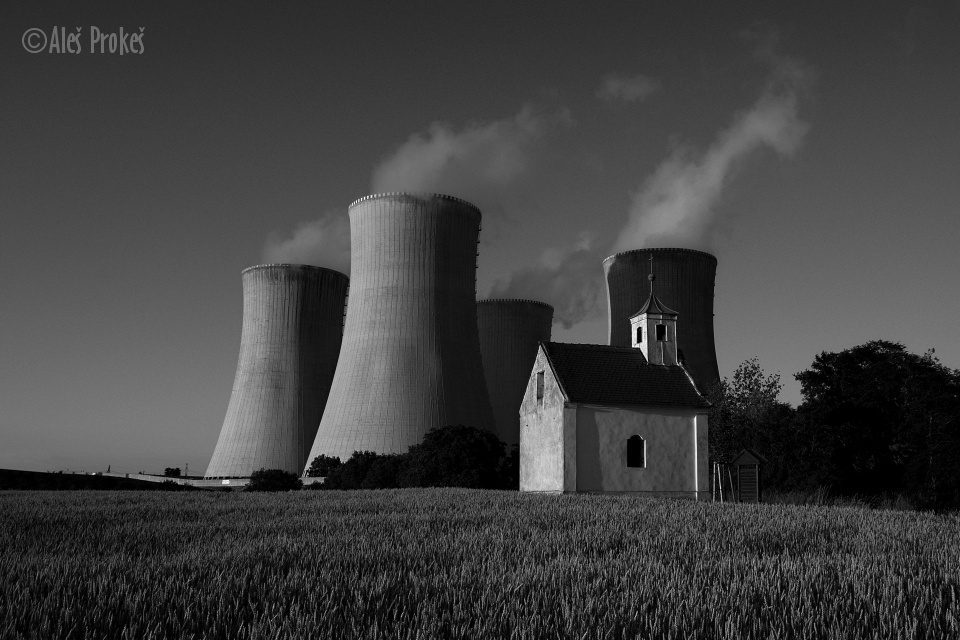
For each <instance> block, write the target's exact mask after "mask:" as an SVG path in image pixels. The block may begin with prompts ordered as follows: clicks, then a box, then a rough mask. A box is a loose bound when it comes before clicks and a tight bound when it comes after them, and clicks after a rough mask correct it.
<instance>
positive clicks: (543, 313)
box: [477, 300, 553, 445]
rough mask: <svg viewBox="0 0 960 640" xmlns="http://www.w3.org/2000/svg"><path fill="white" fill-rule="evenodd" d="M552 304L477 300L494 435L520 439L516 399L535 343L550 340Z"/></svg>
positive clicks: (527, 373)
mask: <svg viewBox="0 0 960 640" xmlns="http://www.w3.org/2000/svg"><path fill="white" fill-rule="evenodd" d="M552 324H553V307H551V306H550V305H548V304H545V303H543V302H537V301H535V300H480V301H479V302H477V328H478V330H479V332H480V354H481V355H482V356H483V372H484V374H485V375H486V377H487V390H488V391H489V392H490V404H492V405H493V417H494V421H495V422H496V425H497V436H498V437H499V438H500V439H501V440H503V441H504V442H505V443H507V444H508V445H513V444H518V443H519V442H520V403H521V402H523V394H524V392H526V390H527V381H528V380H529V379H530V372H531V371H532V370H533V363H534V361H535V360H536V359H537V345H538V344H539V343H540V341H541V340H542V341H544V342H549V341H550V328H551V325H552Z"/></svg>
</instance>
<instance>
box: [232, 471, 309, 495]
mask: <svg viewBox="0 0 960 640" xmlns="http://www.w3.org/2000/svg"><path fill="white" fill-rule="evenodd" d="M302 487H303V482H302V481H301V480H300V478H299V476H297V474H295V473H292V472H290V471H284V470H283V469H258V470H257V471H254V472H253V473H252V474H250V481H249V482H248V483H247V486H245V487H244V488H243V490H244V491H296V490H298V489H301V488H302Z"/></svg>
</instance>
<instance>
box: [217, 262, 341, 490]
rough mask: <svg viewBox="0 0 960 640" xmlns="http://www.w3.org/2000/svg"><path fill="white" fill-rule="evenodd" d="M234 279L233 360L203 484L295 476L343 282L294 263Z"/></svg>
mask: <svg viewBox="0 0 960 640" xmlns="http://www.w3.org/2000/svg"><path fill="white" fill-rule="evenodd" d="M242 275H243V331H242V333H241V337H240V358H239V361H238V362H237V374H236V377H235V378H234V382H233V392H232V394H231V395H230V404H229V405H228V406H227V416H226V418H225V419H224V421H223V428H222V429H221V430H220V439H219V440H218V441H217V447H216V449H214V451H213V458H212V459H211V460H210V466H209V467H207V473H206V477H208V478H223V477H246V476H249V475H250V474H251V473H252V472H253V471H256V470H257V469H260V468H261V467H262V468H266V469H283V470H285V471H291V472H295V473H300V471H301V470H302V469H303V467H304V464H305V463H306V460H307V452H308V451H310V445H311V444H313V438H314V435H315V434H316V432H317V424H318V423H319V422H320V416H321V415H322V414H323V407H324V404H325V403H326V401H327V394H328V392H329V391H330V383H331V381H332V380H333V373H334V369H335V368H336V366H337V355H338V354H339V353H340V340H341V337H342V333H343V308H344V302H345V300H346V295H347V282H348V280H347V276H345V275H344V274H342V273H339V272H337V271H332V270H330V269H322V268H320V267H310V266H306V265H298V264H266V265H259V266H256V267H250V268H248V269H244V270H243V272H242Z"/></svg>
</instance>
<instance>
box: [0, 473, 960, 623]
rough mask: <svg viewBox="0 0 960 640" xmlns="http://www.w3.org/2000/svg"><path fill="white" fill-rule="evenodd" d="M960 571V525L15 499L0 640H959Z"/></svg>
mask: <svg viewBox="0 0 960 640" xmlns="http://www.w3.org/2000/svg"><path fill="white" fill-rule="evenodd" d="M958 567H960V517H958V516H956V515H953V516H934V515H929V514H918V513H910V512H878V511H868V510H860V509H848V508H828V507H822V508H817V507H806V508H803V507H787V506H764V505H759V506H748V505H713V504H695V503H689V502H672V501H656V500H645V499H639V498H630V497H622V496H534V495H519V494H516V493H498V492H479V491H466V490H405V491H379V492H378V491H371V492H351V493H340V492H299V493H290V494H283V495H264V494H259V495H252V494H242V493H205V492H196V493H188V494H163V493H124V492H117V493H112V492H77V493H52V492H50V493H47V492H22V493H19V492H9V493H0V585H2V586H0V589H2V590H0V638H4V639H5V638H16V637H37V638H68V637H74V638H80V637H108V638H120V637H131V638H163V637H166V638H181V637H196V638H201V637H202V638H231V639H232V638H267V637H269V638H276V637H279V638H327V637H330V638H334V637H368V638H382V637H420V638H438V637H472V638H481V637H487V638H489V637H518V638H545V637H563V638H568V637H570V638H580V637H588V638H591V637H596V638H607V637H610V638H633V637H637V636H638V635H639V636H640V637H657V638H670V637H675V638H682V637H723V638H747V637H754V638H766V637H778V638H790V637H797V638H800V637H803V638H812V637H836V638H856V637H873V636H872V634H874V633H876V634H878V635H877V637H883V638H897V637H904V638H906V637H910V638H914V637H926V638H937V637H943V638H947V637H952V638H956V637H960V571H958ZM771 634H772V636H771Z"/></svg>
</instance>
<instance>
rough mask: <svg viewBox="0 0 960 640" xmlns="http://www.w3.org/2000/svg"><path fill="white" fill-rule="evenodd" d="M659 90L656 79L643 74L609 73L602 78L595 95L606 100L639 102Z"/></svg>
mask: <svg viewBox="0 0 960 640" xmlns="http://www.w3.org/2000/svg"><path fill="white" fill-rule="evenodd" d="M659 90H660V83H659V82H657V80H656V79H654V78H651V77H649V76H645V75H643V74H640V75H636V76H624V75H619V74H615V73H611V74H609V75H607V76H605V77H604V78H603V82H602V83H601V84H600V88H599V89H597V97H598V98H600V99H601V100H606V101H607V102H614V101H623V102H641V101H643V100H646V99H647V98H649V97H650V96H652V95H653V94H655V93H656V92H657V91H659Z"/></svg>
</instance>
